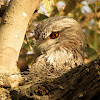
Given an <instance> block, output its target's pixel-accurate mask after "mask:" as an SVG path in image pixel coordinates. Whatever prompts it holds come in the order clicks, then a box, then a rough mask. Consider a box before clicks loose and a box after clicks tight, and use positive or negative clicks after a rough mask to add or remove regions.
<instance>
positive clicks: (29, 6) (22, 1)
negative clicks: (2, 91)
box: [0, 0, 41, 87]
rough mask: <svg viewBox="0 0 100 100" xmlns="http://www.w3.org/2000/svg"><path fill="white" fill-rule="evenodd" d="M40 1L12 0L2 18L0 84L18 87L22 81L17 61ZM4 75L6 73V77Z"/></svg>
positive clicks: (0, 28) (0, 29)
mask: <svg viewBox="0 0 100 100" xmlns="http://www.w3.org/2000/svg"><path fill="white" fill-rule="evenodd" d="M40 1H41V0H11V2H10V4H9V6H8V8H7V11H6V12H5V14H4V16H3V18H2V23H1V26H0V86H5V85H7V86H10V85H11V87H16V86H17V85H18V84H19V81H21V79H20V74H16V73H18V72H19V71H18V69H17V64H16V63H17V60H18V56H19V52H20V49H21V46H22V43H23V39H24V35H25V32H26V29H27V25H28V22H29V19H30V17H31V16H32V14H33V12H34V11H35V10H36V8H37V7H38V6H39V4H40ZM12 74H13V75H12ZM3 75H5V77H4V78H3ZM4 79H6V81H4Z"/></svg>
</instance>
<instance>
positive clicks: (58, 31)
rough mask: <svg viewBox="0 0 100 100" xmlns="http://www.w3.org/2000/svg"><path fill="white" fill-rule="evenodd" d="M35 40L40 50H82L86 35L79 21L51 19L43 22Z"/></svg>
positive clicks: (38, 28) (62, 18) (64, 18)
mask: <svg viewBox="0 0 100 100" xmlns="http://www.w3.org/2000/svg"><path fill="white" fill-rule="evenodd" d="M35 38H36V40H37V44H38V47H39V49H40V50H41V51H42V52H47V51H48V50H50V49H53V50H55V49H56V50H59V49H60V48H69V47H70V48H82V47H83V41H84V34H83V33H82V29H81V27H80V25H79V23H78V22H77V21H75V20H74V19H73V18H67V17H63V16H60V17H51V18H48V19H45V20H43V21H42V22H41V23H40V24H39V25H37V27H36V28H35Z"/></svg>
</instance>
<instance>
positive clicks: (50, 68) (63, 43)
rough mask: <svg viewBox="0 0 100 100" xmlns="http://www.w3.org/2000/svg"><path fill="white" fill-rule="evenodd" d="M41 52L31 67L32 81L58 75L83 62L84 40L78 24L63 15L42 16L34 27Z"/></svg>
mask: <svg viewBox="0 0 100 100" xmlns="http://www.w3.org/2000/svg"><path fill="white" fill-rule="evenodd" d="M35 39H36V43H37V45H38V49H39V50H40V51H41V55H40V56H39V57H37V59H36V60H35V63H34V64H33V65H32V67H31V68H30V74H31V77H32V79H33V81H34V82H37V81H39V80H43V79H47V78H57V77H60V76H61V75H63V74H64V73H66V72H68V71H69V70H71V69H72V68H75V67H77V66H78V65H82V64H83V63H84V44H83V42H84V40H85V36H84V34H83V33H82V29H81V27H80V24H79V23H78V22H77V21H75V20H74V19H73V18H68V17H64V16H60V17H51V18H48V19H45V20H43V21H42V22H41V23H40V24H39V25H37V26H36V28H35Z"/></svg>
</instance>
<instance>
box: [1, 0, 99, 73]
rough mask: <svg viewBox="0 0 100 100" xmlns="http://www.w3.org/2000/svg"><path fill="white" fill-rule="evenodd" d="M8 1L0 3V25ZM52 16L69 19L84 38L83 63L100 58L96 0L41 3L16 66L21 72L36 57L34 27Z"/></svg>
mask: <svg viewBox="0 0 100 100" xmlns="http://www.w3.org/2000/svg"><path fill="white" fill-rule="evenodd" d="M10 1H11V0H0V23H1V20H2V16H3V15H4V12H5V11H6V10H7V6H8V5H9V2H10ZM53 16H67V17H73V18H74V19H75V20H77V21H78V22H79V23H80V25H81V27H82V30H83V32H84V34H85V36H86V41H85V43H84V44H85V53H84V55H85V63H88V62H90V61H91V60H94V59H95V58H96V57H97V56H98V55H100V0H42V2H41V5H40V8H38V9H37V10H36V11H35V12H33V16H32V18H31V19H30V22H29V24H28V27H27V31H26V35H25V38H24V42H23V45H22V48H21V51H20V55H19V60H18V62H17V64H18V67H19V68H20V70H21V71H25V70H27V69H28V68H29V67H30V66H31V64H32V63H33V62H34V59H35V58H36V57H37V56H38V55H39V54H40V52H39V51H38V50H37V47H36V45H35V44H34V35H35V33H34V27H35V26H36V25H37V24H38V23H40V22H41V21H42V20H43V19H46V18H48V17H53Z"/></svg>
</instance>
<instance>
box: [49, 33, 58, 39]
mask: <svg viewBox="0 0 100 100" xmlns="http://www.w3.org/2000/svg"><path fill="white" fill-rule="evenodd" d="M58 36H59V32H52V33H51V34H50V39H55V38H57V37H58Z"/></svg>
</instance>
